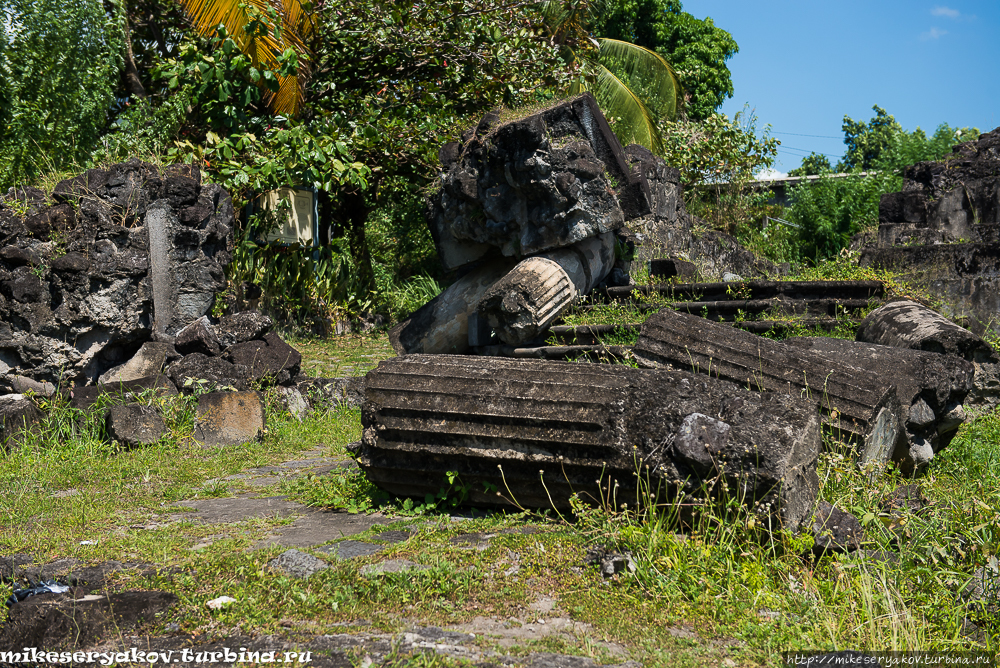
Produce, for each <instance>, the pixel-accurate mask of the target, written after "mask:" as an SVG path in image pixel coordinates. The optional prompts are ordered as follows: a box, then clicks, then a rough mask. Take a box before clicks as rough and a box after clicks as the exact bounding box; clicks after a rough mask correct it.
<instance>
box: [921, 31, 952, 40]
mask: <svg viewBox="0 0 1000 668" xmlns="http://www.w3.org/2000/svg"><path fill="white" fill-rule="evenodd" d="M947 34H948V31H947V30H941V29H940V28H931V29H930V30H928V31H927V32H922V33H920V39H922V40H925V41H926V40H929V39H938V38H939V37H941V36H943V35H947Z"/></svg>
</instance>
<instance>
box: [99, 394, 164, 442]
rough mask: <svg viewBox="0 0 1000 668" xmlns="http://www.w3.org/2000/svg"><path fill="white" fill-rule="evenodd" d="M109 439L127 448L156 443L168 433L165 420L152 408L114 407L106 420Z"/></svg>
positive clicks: (134, 406) (109, 410)
mask: <svg viewBox="0 0 1000 668" xmlns="http://www.w3.org/2000/svg"><path fill="white" fill-rule="evenodd" d="M104 428H105V430H106V431H107V434H108V437H110V438H111V439H112V440H115V441H118V442H119V443H120V444H121V445H123V446H125V447H126V448H136V447H140V446H143V445H151V444H153V443H156V442H157V441H159V440H160V439H161V438H163V435H164V434H165V433H166V431H167V427H166V425H165V424H164V422H163V418H162V417H161V416H160V414H159V412H158V411H157V410H156V409H155V408H153V407H152V406H141V405H139V404H127V405H124V406H112V407H111V408H110V409H108V414H107V416H106V417H105V420H104Z"/></svg>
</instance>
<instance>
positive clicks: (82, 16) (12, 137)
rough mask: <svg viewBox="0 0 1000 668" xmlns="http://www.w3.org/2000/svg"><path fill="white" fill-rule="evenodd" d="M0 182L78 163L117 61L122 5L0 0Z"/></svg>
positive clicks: (88, 146)
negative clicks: (3, 19)
mask: <svg viewBox="0 0 1000 668" xmlns="http://www.w3.org/2000/svg"><path fill="white" fill-rule="evenodd" d="M0 15H2V16H4V17H6V22H5V24H4V25H3V28H2V29H3V31H4V32H3V37H2V39H3V42H2V43H0V47H2V52H0V70H2V76H0V91H2V92H0V121H2V123H3V125H2V126H0V130H2V132H0V188H6V187H8V186H11V185H14V184H15V183H19V182H23V181H27V180H30V179H31V178H33V177H34V176H36V175H37V174H39V172H40V171H42V170H43V169H61V168H64V167H66V166H69V165H72V164H75V163H83V162H85V161H86V160H87V157H88V156H89V155H90V152H91V151H92V150H93V148H94V146H95V145H96V143H97V141H98V139H99V137H100V135H101V133H102V131H103V130H104V128H105V126H106V124H107V122H108V116H109V110H110V109H111V106H112V104H113V102H114V97H113V92H114V89H115V84H116V82H117V81H118V74H119V71H120V70H121V67H122V48H123V43H124V30H123V12H122V9H121V6H120V5H117V4H112V5H111V11H110V12H106V11H105V8H104V6H103V4H102V3H101V2H100V1H99V0H77V1H75V2H61V1H59V0H0Z"/></svg>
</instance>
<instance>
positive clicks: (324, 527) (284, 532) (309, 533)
mask: <svg viewBox="0 0 1000 668" xmlns="http://www.w3.org/2000/svg"><path fill="white" fill-rule="evenodd" d="M390 521H391V520H390V519H389V518H387V517H384V516H383V515H378V514H372V515H358V514H352V513H346V512H329V511H323V510H314V509H307V510H305V512H303V514H302V517H299V518H298V519H296V520H295V521H294V522H293V523H292V524H289V525H286V526H281V527H276V528H274V529H273V530H272V535H271V536H269V537H268V538H266V539H264V540H262V541H260V542H259V543H257V544H256V545H254V548H255V549H260V548H264V547H271V546H274V545H282V546H287V547H312V546H313V545H319V544H321V543H328V542H329V541H331V540H335V539H337V538H343V537H346V536H354V535H357V534H359V533H362V532H363V531H367V530H368V529H370V528H372V527H373V526H375V525H377V524H388V523H389V522H390Z"/></svg>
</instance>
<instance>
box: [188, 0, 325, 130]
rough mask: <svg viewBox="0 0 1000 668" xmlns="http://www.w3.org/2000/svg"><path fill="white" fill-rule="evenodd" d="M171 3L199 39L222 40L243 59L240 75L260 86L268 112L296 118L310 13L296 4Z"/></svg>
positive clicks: (259, 0)
mask: <svg viewBox="0 0 1000 668" xmlns="http://www.w3.org/2000/svg"><path fill="white" fill-rule="evenodd" d="M177 1H178V2H179V3H180V4H181V5H182V6H183V7H184V9H185V11H187V13H188V14H189V15H190V17H191V20H192V23H193V24H194V27H195V29H196V30H197V31H198V33H199V34H200V35H201V36H203V37H208V38H218V37H224V36H228V37H229V39H230V40H232V43H233V44H234V45H235V47H236V48H238V49H239V50H240V51H241V52H242V53H243V54H244V55H245V56H246V57H247V58H248V59H249V63H248V64H247V68H246V72H245V76H246V77H247V78H249V79H250V81H252V82H254V83H256V84H259V85H260V86H261V88H262V90H263V93H264V99H265V102H266V103H267V106H268V107H269V108H270V109H271V110H272V111H274V113H276V114H282V115H285V116H289V117H295V116H297V115H298V114H299V112H300V111H301V109H302V104H303V101H304V99H305V82H306V80H307V79H308V73H309V56H308V48H307V46H306V44H307V41H308V39H309V38H310V36H311V35H312V33H313V32H314V30H315V22H314V19H313V16H312V13H311V12H308V11H306V8H305V7H303V5H302V3H300V2H299V0H243V1H241V2H234V1H232V0H177ZM220 26H222V27H223V30H221V31H220V30H219V27H220ZM225 43H226V42H224V44H225Z"/></svg>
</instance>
